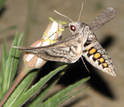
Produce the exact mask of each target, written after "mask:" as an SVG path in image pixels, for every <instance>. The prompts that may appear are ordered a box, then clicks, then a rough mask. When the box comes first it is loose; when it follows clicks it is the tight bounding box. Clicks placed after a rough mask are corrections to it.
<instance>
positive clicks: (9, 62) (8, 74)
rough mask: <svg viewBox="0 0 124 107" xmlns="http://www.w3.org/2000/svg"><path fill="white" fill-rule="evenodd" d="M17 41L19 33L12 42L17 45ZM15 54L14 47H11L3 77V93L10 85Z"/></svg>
mask: <svg viewBox="0 0 124 107" xmlns="http://www.w3.org/2000/svg"><path fill="white" fill-rule="evenodd" d="M16 43H17V34H16V36H15V38H14V41H13V43H12V46H13V45H16ZM13 54H14V49H13V48H12V47H11V49H10V51H9V54H8V58H7V60H6V68H4V71H3V72H4V77H3V93H5V92H6V91H7V90H8V89H9V86H10V78H11V71H12V64H13V56H14V55H13Z"/></svg>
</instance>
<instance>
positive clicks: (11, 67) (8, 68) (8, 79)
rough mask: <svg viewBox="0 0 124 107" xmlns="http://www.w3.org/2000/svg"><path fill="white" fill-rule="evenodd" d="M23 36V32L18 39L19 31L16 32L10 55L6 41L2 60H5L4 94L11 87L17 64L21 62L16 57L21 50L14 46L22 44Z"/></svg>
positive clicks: (3, 69)
mask: <svg viewBox="0 0 124 107" xmlns="http://www.w3.org/2000/svg"><path fill="white" fill-rule="evenodd" d="M22 37H23V34H21V36H20V37H19V41H18V33H16V35H15V38H14V40H13V43H12V45H11V49H10V51H9V54H8V56H7V52H6V46H5V43H4V51H3V60H2V61H3V62H2V76H3V77H2V80H3V81H2V83H3V84H2V90H3V94H4V93H5V92H6V91H7V90H8V89H9V87H10V85H11V84H12V81H13V78H14V76H15V74H16V70H17V65H18V62H19V59H16V57H18V56H19V54H20V51H18V50H17V51H16V50H15V49H14V48H13V46H16V45H20V44H21V42H22Z"/></svg>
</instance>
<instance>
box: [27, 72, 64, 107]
mask: <svg viewBox="0 0 124 107" xmlns="http://www.w3.org/2000/svg"><path fill="white" fill-rule="evenodd" d="M62 75H64V72H62V73H61V74H60V75H58V76H57V77H56V78H55V79H54V80H50V82H49V83H48V84H47V87H46V88H44V89H43V90H42V91H41V92H40V93H39V94H38V96H37V97H36V98H35V99H34V101H31V103H30V105H28V107H35V106H36V105H38V104H39V103H41V102H42V101H43V100H44V98H45V96H46V94H48V92H49V90H50V89H51V88H52V87H53V86H54V85H55V84H56V83H57V82H58V80H59V79H60V78H61V76H62Z"/></svg>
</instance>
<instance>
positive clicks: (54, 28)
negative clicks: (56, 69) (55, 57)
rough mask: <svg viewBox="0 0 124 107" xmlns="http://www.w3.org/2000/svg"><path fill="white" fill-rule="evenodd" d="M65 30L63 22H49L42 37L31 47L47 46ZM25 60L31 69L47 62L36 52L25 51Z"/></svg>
mask: <svg viewBox="0 0 124 107" xmlns="http://www.w3.org/2000/svg"><path fill="white" fill-rule="evenodd" d="M52 20H53V19H52ZM63 30H64V29H62V23H61V22H57V21H55V20H53V21H52V23H51V22H50V23H49V25H48V27H47V29H46V31H45V32H44V34H43V37H42V39H40V40H38V41H36V42H35V43H33V44H32V45H31V47H39V46H46V45H50V44H52V43H55V42H56V41H57V40H58V39H59V38H60V37H61V35H62V31H63ZM23 60H24V63H25V65H26V66H27V67H28V68H30V69H34V68H40V67H41V66H43V65H44V64H45V63H46V61H45V60H43V59H41V58H39V57H38V56H37V55H36V54H32V53H29V52H27V53H25V55H24V59H23Z"/></svg>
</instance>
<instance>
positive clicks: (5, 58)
mask: <svg viewBox="0 0 124 107" xmlns="http://www.w3.org/2000/svg"><path fill="white" fill-rule="evenodd" d="M7 57H8V56H7V50H6V39H5V40H4V45H3V57H2V69H1V73H0V99H1V97H2V96H3V92H2V85H3V77H4V70H5V68H6V60H7Z"/></svg>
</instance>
